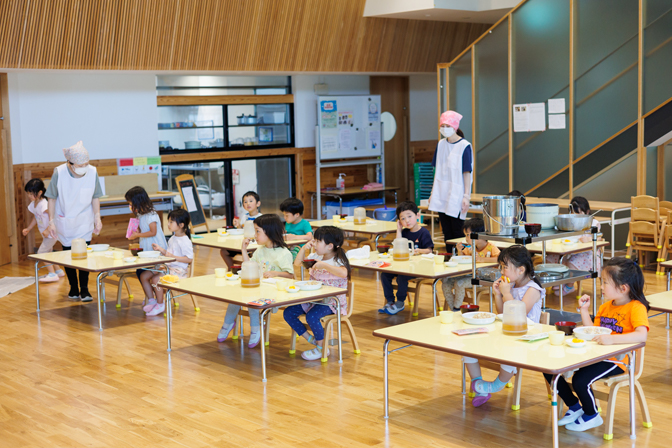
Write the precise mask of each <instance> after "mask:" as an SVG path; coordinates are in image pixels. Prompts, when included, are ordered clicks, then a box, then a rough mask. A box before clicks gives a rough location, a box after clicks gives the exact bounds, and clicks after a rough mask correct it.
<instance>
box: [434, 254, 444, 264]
mask: <svg viewBox="0 0 672 448" xmlns="http://www.w3.org/2000/svg"><path fill="white" fill-rule="evenodd" d="M445 259H446V256H445V255H434V264H443V260H445Z"/></svg>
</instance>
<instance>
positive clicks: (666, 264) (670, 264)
mask: <svg viewBox="0 0 672 448" xmlns="http://www.w3.org/2000/svg"><path fill="white" fill-rule="evenodd" d="M660 265H661V266H662V267H664V268H670V269H672V260H667V261H663V262H662V263H660Z"/></svg>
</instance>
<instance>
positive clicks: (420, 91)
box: [408, 75, 439, 142]
mask: <svg viewBox="0 0 672 448" xmlns="http://www.w3.org/2000/svg"><path fill="white" fill-rule="evenodd" d="M408 88H409V96H410V98H409V105H410V125H411V141H412V142H414V141H418V140H435V139H436V138H437V128H436V125H437V123H438V120H439V111H438V106H437V95H438V93H437V90H436V75H411V76H409V79H408Z"/></svg>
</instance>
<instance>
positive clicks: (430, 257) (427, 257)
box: [420, 254, 434, 260]
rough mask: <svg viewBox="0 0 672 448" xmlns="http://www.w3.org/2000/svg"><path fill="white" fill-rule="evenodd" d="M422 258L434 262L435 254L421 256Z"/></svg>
mask: <svg viewBox="0 0 672 448" xmlns="http://www.w3.org/2000/svg"><path fill="white" fill-rule="evenodd" d="M420 256H421V257H422V258H426V259H428V260H433V259H434V254H422V255H420Z"/></svg>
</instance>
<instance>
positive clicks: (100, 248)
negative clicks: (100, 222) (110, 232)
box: [89, 244, 110, 252]
mask: <svg viewBox="0 0 672 448" xmlns="http://www.w3.org/2000/svg"><path fill="white" fill-rule="evenodd" d="M89 247H90V248H91V249H92V250H93V251H94V252H105V251H106V250H107V249H109V248H110V245H109V244H91V245H90V246H89Z"/></svg>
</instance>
